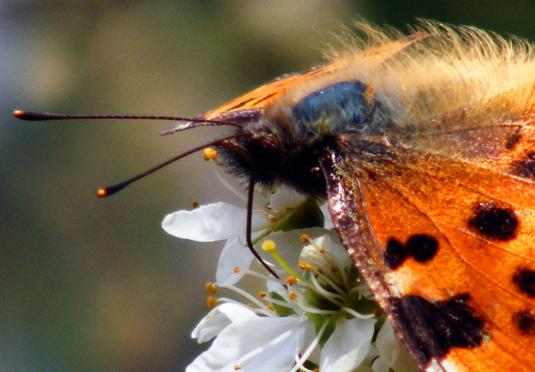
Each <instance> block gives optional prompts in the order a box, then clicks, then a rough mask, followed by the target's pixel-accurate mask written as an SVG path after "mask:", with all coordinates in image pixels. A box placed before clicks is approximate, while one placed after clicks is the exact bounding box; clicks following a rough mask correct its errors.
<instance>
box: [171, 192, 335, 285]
mask: <svg viewBox="0 0 535 372" xmlns="http://www.w3.org/2000/svg"><path fill="white" fill-rule="evenodd" d="M304 201H305V198H304V197H303V196H302V195H300V194H298V193H296V192H295V191H293V190H291V189H289V188H286V187H280V188H278V189H277V190H276V191H275V192H274V193H273V194H271V196H270V198H269V201H268V206H269V209H268V208H264V209H255V210H253V218H252V231H253V233H255V234H254V235H258V234H257V233H258V232H260V231H262V230H265V229H268V228H270V227H272V226H274V225H276V224H277V223H278V222H281V220H282V219H283V218H284V216H287V215H288V212H289V211H291V210H293V209H295V208H296V207H298V206H299V205H301V204H302V203H303V202H304ZM325 211H326V210H325ZM322 212H323V211H322ZM246 217H247V210H246V209H245V208H241V207H237V206H234V205H232V204H228V203H223V202H217V203H212V204H207V205H203V206H200V207H198V208H196V209H193V210H180V211H177V212H174V213H170V214H168V215H167V216H165V218H164V220H163V221H162V228H163V229H164V230H165V231H166V232H167V233H169V234H171V235H173V236H176V237H177V238H182V239H189V240H195V241H199V242H212V241H218V240H226V243H225V246H224V247H223V251H222V252H221V255H220V256H219V263H218V269H217V274H216V282H217V283H218V284H219V285H220V286H225V285H230V284H234V283H237V282H238V281H239V280H240V279H241V278H242V277H243V274H244V272H245V271H246V270H247V269H248V268H249V266H250V265H251V263H252V261H253V260H254V256H253V255H252V254H251V252H250V251H249V250H248V249H247V246H246V244H245V242H246V240H245V226H246ZM324 220H325V221H327V223H329V222H328V221H331V220H330V217H328V218H326V216H325V215H324Z"/></svg>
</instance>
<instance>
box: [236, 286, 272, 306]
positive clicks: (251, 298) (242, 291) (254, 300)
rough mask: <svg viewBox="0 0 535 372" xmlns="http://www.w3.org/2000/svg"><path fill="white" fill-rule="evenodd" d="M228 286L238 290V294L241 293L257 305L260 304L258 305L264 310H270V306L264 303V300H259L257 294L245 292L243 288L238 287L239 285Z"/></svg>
mask: <svg viewBox="0 0 535 372" xmlns="http://www.w3.org/2000/svg"><path fill="white" fill-rule="evenodd" d="M226 288H228V289H230V290H231V291H234V292H236V293H237V294H239V295H240V296H242V297H245V298H246V299H248V300H249V301H251V302H252V303H253V304H255V305H256V306H258V307H260V308H262V309H264V310H267V311H269V308H268V307H267V306H266V305H265V304H264V303H262V301H260V300H258V298H256V297H255V296H253V295H251V294H249V293H247V292H245V291H244V290H243V289H241V288H238V287H236V286H234V285H229V286H226Z"/></svg>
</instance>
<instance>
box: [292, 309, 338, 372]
mask: <svg viewBox="0 0 535 372" xmlns="http://www.w3.org/2000/svg"><path fill="white" fill-rule="evenodd" d="M328 323H329V321H328V320H326V321H325V322H323V324H322V325H321V328H320V330H319V331H318V333H317V334H316V337H314V340H312V342H311V343H310V345H309V346H308V347H307V349H306V350H305V351H304V352H303V354H302V355H301V358H299V359H298V360H297V361H296V362H295V365H294V366H293V368H292V369H291V370H290V372H297V371H298V370H299V369H300V368H301V367H303V364H304V363H305V362H306V361H307V360H308V358H309V357H310V355H311V354H312V352H313V351H314V349H315V348H316V346H318V344H319V342H320V339H321V336H323V332H325V328H327V324H328Z"/></svg>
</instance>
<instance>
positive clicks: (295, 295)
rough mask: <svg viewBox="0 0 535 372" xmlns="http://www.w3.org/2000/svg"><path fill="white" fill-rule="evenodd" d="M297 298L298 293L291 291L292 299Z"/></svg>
mask: <svg viewBox="0 0 535 372" xmlns="http://www.w3.org/2000/svg"><path fill="white" fill-rule="evenodd" d="M296 298H297V293H295V292H290V300H292V301H294V300H295V299H296Z"/></svg>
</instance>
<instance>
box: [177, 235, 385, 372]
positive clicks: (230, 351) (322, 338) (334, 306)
mask: <svg viewBox="0 0 535 372" xmlns="http://www.w3.org/2000/svg"><path fill="white" fill-rule="evenodd" d="M319 231H322V230H321V229H306V230H298V231H290V232H284V233H279V234H273V237H274V239H277V245H281V246H282V244H281V243H282V242H291V241H292V240H293V241H294V242H300V240H298V239H299V237H301V239H302V240H304V241H305V242H307V244H306V246H305V248H304V249H303V250H302V252H301V255H300V257H292V255H291V254H290V255H285V254H284V253H282V252H281V254H279V249H277V248H275V247H274V245H275V244H273V241H271V240H266V241H264V242H263V244H262V245H263V247H264V248H265V249H267V250H268V251H269V253H270V254H271V256H272V261H273V262H276V263H277V265H275V266H274V267H278V269H279V270H278V272H279V273H280V274H281V278H284V279H282V280H277V279H274V278H272V277H267V276H266V275H265V274H263V273H262V272H256V271H252V270H249V271H247V272H246V274H249V275H248V276H251V277H253V278H257V279H261V280H262V282H263V283H264V285H265V286H266V287H267V291H266V292H261V293H260V296H259V297H255V296H253V295H251V294H249V293H248V292H246V291H244V290H242V289H241V288H239V287H236V286H234V285H228V286H227V289H229V290H230V291H231V292H234V294H238V295H239V296H241V297H243V298H245V300H246V301H247V302H249V303H250V305H249V306H250V307H246V306H245V305H242V304H240V303H238V302H237V301H236V300H233V299H230V298H225V297H221V298H219V300H218V302H219V304H220V305H218V306H217V307H216V308H215V309H213V310H212V311H211V312H210V313H209V314H208V315H207V316H206V317H205V318H204V319H203V320H202V321H201V322H200V323H199V325H198V326H197V327H196V328H195V330H194V331H193V333H192V337H194V338H196V339H197V340H198V341H199V342H206V341H208V340H209V339H211V338H213V337H214V336H215V335H216V334H217V337H216V338H215V340H214V342H213V343H212V345H211V346H210V348H209V349H208V350H207V351H205V352H204V353H202V354H201V355H200V356H199V357H198V358H197V359H195V360H194V361H193V363H192V364H190V366H189V367H188V369H187V371H191V372H193V371H233V370H241V371H297V370H307V369H306V368H305V366H304V365H305V363H306V362H308V363H310V362H312V363H314V364H315V365H317V366H319V368H320V370H321V371H327V372H335V371H341V372H343V371H351V370H353V369H355V368H356V367H358V366H359V365H360V364H361V363H362V362H363V360H364V359H365V358H366V356H367V355H368V351H369V349H370V345H371V342H372V337H373V334H374V324H375V321H376V320H375V318H374V316H373V314H361V313H359V311H358V310H359V309H358V307H359V305H360V304H361V303H364V302H367V301H369V300H367V299H366V298H364V297H362V294H361V292H360V289H361V288H363V287H362V283H361V282H360V280H359V278H358V276H357V275H355V271H354V268H353V265H352V262H351V260H350V258H349V256H348V255H347V253H346V252H345V251H344V249H343V247H341V245H340V243H339V242H338V241H337V240H335V239H336V238H334V237H331V236H329V235H325V232H326V230H323V231H322V232H323V234H324V235H322V236H320V237H319V238H317V239H310V238H309V237H308V236H306V235H304V232H319ZM298 244H299V243H298ZM301 244H302V243H301ZM284 248H287V247H286V246H285V247H284ZM281 251H282V249H281ZM284 251H287V249H284ZM293 251H295V247H293ZM297 251H298V250H297ZM282 256H287V257H289V262H295V265H290V264H289V262H287V261H286V260H285V259H284V258H283V257H282ZM283 274H284V275H283Z"/></svg>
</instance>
